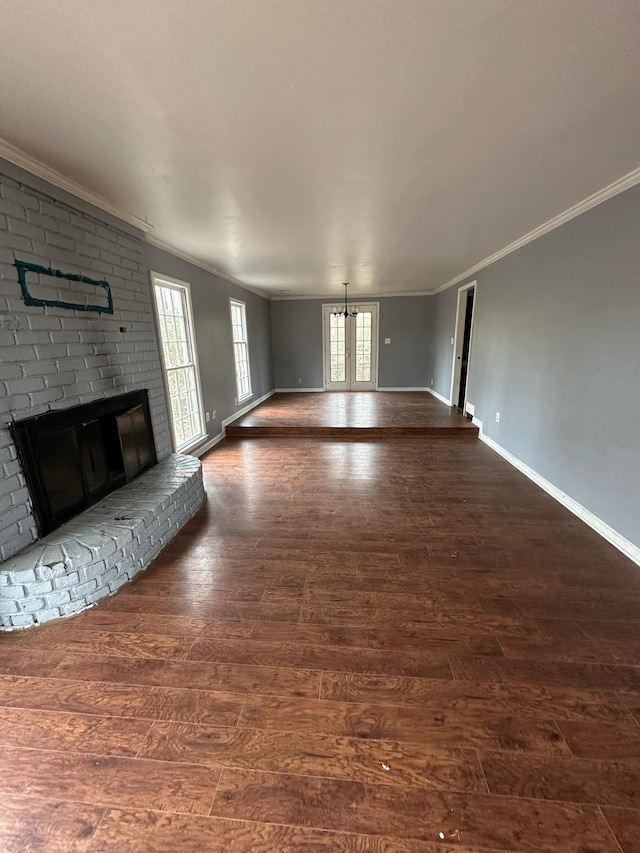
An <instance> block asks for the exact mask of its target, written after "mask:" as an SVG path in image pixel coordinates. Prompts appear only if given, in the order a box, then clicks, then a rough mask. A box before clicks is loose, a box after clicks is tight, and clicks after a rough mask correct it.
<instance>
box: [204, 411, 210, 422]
mask: <svg viewBox="0 0 640 853" xmlns="http://www.w3.org/2000/svg"><path fill="white" fill-rule="evenodd" d="M204 416H205V419H206V421H207V423H209V421H210V418H209V412H205V413H204Z"/></svg>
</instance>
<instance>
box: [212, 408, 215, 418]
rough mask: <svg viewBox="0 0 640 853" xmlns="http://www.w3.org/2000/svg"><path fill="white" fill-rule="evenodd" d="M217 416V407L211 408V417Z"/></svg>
mask: <svg viewBox="0 0 640 853" xmlns="http://www.w3.org/2000/svg"><path fill="white" fill-rule="evenodd" d="M215 416H216V410H215V409H211V417H212V418H215Z"/></svg>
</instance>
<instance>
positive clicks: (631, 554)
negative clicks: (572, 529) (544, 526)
mask: <svg viewBox="0 0 640 853" xmlns="http://www.w3.org/2000/svg"><path fill="white" fill-rule="evenodd" d="M473 423H474V424H476V426H478V427H479V428H480V441H483V442H484V443H485V444H486V445H487V446H488V447H490V448H491V449H492V450H494V451H495V452H496V453H498V454H499V455H500V456H502V458H503V459H506V460H507V462H509V463H511V465H513V467H514V468H517V469H518V471H521V472H522V473H523V474H524V475H525V477H528V478H529V479H530V480H531V481H532V482H534V483H535V484H536V485H537V486H540V488H541V489H544V491H545V492H547V494H549V495H551V497H552V498H555V499H556V500H557V501H558V503H560V504H562V506H564V507H566V508H567V509H568V510H569V512H572V513H573V514H574V515H575V516H577V517H578V518H579V519H580V520H581V521H584V523H585V524H588V525H589V527H591V528H592V529H593V530H595V531H596V533H599V534H600V536H602V538H603V539H606V540H607V542H609V543H610V544H611V545H613V546H614V547H615V548H617V549H618V551H621V552H622V553H623V554H624V555H625V557H628V558H629V559H630V560H633V562H634V563H637V564H638V565H639V566H640V547H638V545H634V544H633V542H630V541H629V540H628V539H625V537H624V536H623V535H622V534H621V533H618V531H617V530H614V529H613V527H610V526H609V525H608V524H607V523H606V522H605V521H603V520H602V519H601V518H598V516H597V515H594V514H593V513H592V512H591V510H588V509H587V508H586V507H584V506H582V504H580V503H578V501H576V500H574V499H573V498H572V497H571V496H570V495H567V494H566V493H565V492H563V491H562V490H561V489H559V488H558V487H557V486H554V484H553V483H550V482H549V480H547V479H545V478H544V477H543V476H542V475H541V474H538V472H537V471H534V470H533V468H530V467H529V466H528V465H527V464H526V463H525V462H523V461H522V460H521V459H518V457H517V456H514V455H513V453H510V452H509V451H508V450H505V448H504V447H502V446H501V445H500V444H498V443H497V442H496V441H494V440H493V439H492V438H489V436H488V435H485V433H484V432H483V431H482V421H480V420H478V419H477V418H474V419H473Z"/></svg>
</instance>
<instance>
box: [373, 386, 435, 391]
mask: <svg viewBox="0 0 640 853" xmlns="http://www.w3.org/2000/svg"><path fill="white" fill-rule="evenodd" d="M428 390H429V389H428V388H417V387H416V388H414V387H408V386H407V387H404V388H383V387H380V388H378V391H428Z"/></svg>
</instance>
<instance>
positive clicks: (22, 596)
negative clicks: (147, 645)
mask: <svg viewBox="0 0 640 853" xmlns="http://www.w3.org/2000/svg"><path fill="white" fill-rule="evenodd" d="M0 170H1V171H0V475H1V477H0V627H5V628H6V627H20V626H26V625H30V624H33V623H34V622H37V621H40V619H39V617H38V616H37V615H34V614H37V608H35V605H34V604H33V602H34V600H36V599H37V600H38V603H39V602H40V601H41V603H42V607H41V608H40V610H41V611H42V613H46V614H47V618H53V615H55V614H54V611H55V608H56V607H58V605H57V604H53V603H52V602H55V601H58V600H61V599H62V598H64V599H66V601H65V602H64V603H65V604H66V605H70V606H69V607H67V609H66V610H64V609H63V610H58V615H66V614H67V613H69V612H74V611H75V610H77V609H82V607H83V606H87V605H88V604H90V603H91V601H89V599H88V598H86V597H85V598H83V597H82V596H80V597H79V598H76V599H74V600H73V601H72V600H71V599H67V597H66V596H60V595H56V593H58V592H59V591H60V589H67V587H66V586H65V579H64V573H67V574H73V571H71V567H70V565H69V560H70V561H71V563H73V560H71V558H69V560H67V561H66V562H65V559H55V560H53V559H50V560H49V559H48V560H46V561H45V562H44V563H42V561H41V558H40V557H37V558H35V559H36V562H37V563H38V565H37V566H36V565H35V564H34V565H33V566H31V567H30V568H29V569H24V568H20V565H21V564H22V563H24V561H25V560H26V562H27V563H29V564H30V563H31V562H33V559H34V558H33V554H34V553H35V552H34V551H33V549H34V547H36V548H37V547H39V546H40V545H41V544H42V543H44V546H43V547H45V549H46V547H47V544H46V543H47V538H45V539H40V540H39V535H40V533H42V532H46V529H44V530H43V529H42V523H41V519H37V518H36V516H35V514H34V506H33V501H32V498H31V496H30V493H29V488H28V484H27V479H26V476H25V474H26V473H27V472H25V469H24V467H23V463H22V462H21V460H20V459H19V456H18V449H17V446H16V441H15V424H16V423H17V422H20V421H25V420H27V419H32V418H34V417H35V416H39V415H44V414H45V413H62V412H65V411H68V410H71V409H73V408H74V407H77V406H82V405H85V404H90V403H99V402H100V401H109V400H110V399H112V398H115V397H117V396H119V395H123V394H130V393H132V392H136V393H142V392H143V389H144V391H145V393H146V395H147V396H148V409H147V411H148V417H149V419H150V422H151V425H152V430H153V448H152V451H153V455H154V456H155V458H157V460H158V461H159V465H158V466H156V468H157V469H158V472H157V473H154V472H155V471H156V468H154V469H152V470H149V471H147V472H146V473H144V474H142V476H141V477H140V478H138V480H136V481H135V482H132V483H130V484H129V485H126V486H124V489H129V490H130V491H129V492H127V493H126V494H127V495H128V497H127V500H129V501H132V500H134V499H138V500H140V501H141V502H142V503H141V506H142V505H143V504H144V503H145V498H144V497H143V496H142V493H143V491H144V489H145V488H146V489H147V490H148V492H147V497H148V494H150V493H153V494H154V497H153V498H152V500H157V501H159V506H162V507H163V509H162V513H166V511H167V508H168V507H169V506H170V505H173V507H174V510H175V511H176V512H178V503H179V501H173V502H172V501H171V500H170V493H171V488H170V487H169V486H168V485H167V484H168V483H173V486H172V488H174V489H175V490H176V493H180V494H182V492H184V491H185V488H186V481H187V480H188V481H189V483H190V484H191V489H192V494H191V497H190V498H189V499H188V500H187V499H186V498H185V501H184V502H183V504H184V505H183V506H182V509H180V510H179V513H178V514H179V516H180V523H184V521H185V520H187V517H188V515H186V513H188V512H191V513H193V511H195V508H197V506H198V505H200V503H201V502H202V499H203V497H204V491H203V489H202V478H201V474H200V473H199V462H198V461H197V460H192V458H191V457H175V456H171V439H170V432H169V420H168V414H167V406H166V399H165V394H164V387H163V378H162V370H161V363H160V355H159V351H158V344H157V337H156V332H155V325H154V318H153V309H152V303H151V291H150V285H149V281H148V273H147V270H146V267H145V263H144V256H143V235H142V233H141V232H139V231H137V230H136V229H135V228H133V227H131V226H129V225H127V224H125V223H122V222H120V221H119V220H115V219H111V218H110V217H109V215H108V214H103V213H102V212H98V211H96V210H95V209H93V208H91V207H90V206H89V205H85V204H84V203H82V202H76V201H75V200H74V199H72V198H71V197H68V196H66V195H65V194H64V193H63V192H62V191H58V190H56V189H54V188H49V187H48V185H46V184H44V182H41V181H39V179H37V178H33V177H32V176H30V175H27V174H26V173H23V172H22V171H21V170H19V169H17V167H14V166H11V165H10V164H6V165H3V164H0ZM16 261H18V262H21V263H22V264H23V265H26V266H30V267H32V268H36V267H42V268H47V269H51V270H56V271H60V272H61V273H63V274H64V276H65V277H66V278H65V280H64V284H65V286H67V287H68V288H72V289H73V288H74V287H75V288H76V289H77V292H78V294H79V296H78V298H77V299H76V300H75V301H76V302H78V301H82V300H83V299H84V300H85V301H87V296H86V293H87V286H86V285H82V284H81V283H82V282H83V281H86V280H92V281H93V280H95V281H100V282H102V281H105V282H108V286H109V289H110V294H111V299H112V311H113V313H110V312H107V311H106V310H103V311H95V312H92V311H91V310H86V309H85V310H83V309H82V308H78V307H76V308H69V307H65V306H66V304H68V302H69V300H68V299H67V300H66V302H65V300H64V299H63V298H60V294H59V289H60V286H61V285H60V283H59V282H58V284H57V285H56V287H57V288H58V289H57V290H56V291H55V293H53V295H54V296H56V297H57V298H54V299H50V300H48V299H44V298H43V299H41V300H40V301H41V302H43V303H47V304H30V303H29V302H28V300H26V299H25V297H24V294H23V292H21V287H20V282H19V280H18V270H17V267H16ZM32 286H33V288H34V290H36V291H37V294H38V295H39V296H41V297H42V296H46V295H47V293H48V292H49V291H48V288H50V284H49V282H48V281H47V280H46V279H45V278H44V277H42V276H34V277H33V279H32ZM82 287H84V288H85V290H84V291H83V290H82ZM64 295H65V294H62V296H63V297H64ZM49 303H50V304H49ZM12 430H13V434H12ZM190 460H192V461H190ZM143 467H144V466H143ZM179 475H180V476H179ZM145 478H147V481H145ZM154 478H155V479H154ZM194 478H195V479H194ZM198 479H199V483H200V485H199V486H198V485H197V481H198ZM125 481H126V479H125ZM125 481H123V482H125ZM145 482H146V485H145ZM136 483H142V485H138V486H136ZM134 487H135V488H136V489H137V491H131V490H132V489H134ZM167 489H169V491H168V492H167ZM187 491H188V489H187ZM113 494H114V495H118V492H114V493H113ZM168 495H169V497H168ZM99 497H100V496H99V495H98V498H99ZM104 500H105V501H109V500H111V501H112V504H111V506H115V505H116V503H115V501H116V500H117V499H116V498H114V497H113V496H109V497H107V498H105V499H104ZM89 503H91V501H89ZM148 503H149V501H148V500H147V501H146V504H145V506H146V508H147V509H148ZM165 504H166V506H165ZM100 506H101V503H99V504H97V505H96V506H94V507H93V508H91V509H88V510H86V512H85V513H83V514H82V515H80V516H77V517H76V518H75V519H73V520H72V521H67V522H66V524H67V525H72V531H73V536H74V537H75V538H76V539H78V537H80V538H79V539H78V541H81V540H82V537H83V536H84V538H85V539H87V541H88V542H89V540H90V541H91V542H95V541H97V540H96V535H97V534H96V531H95V530H94V531H93V532H91V531H89V530H88V529H87V531H85V533H82V531H80V533H79V532H78V531H79V530H80V528H79V527H78V525H81V524H82V523H83V521H82V519H84V520H85V522H86V524H88V525H92V524H98V527H99V526H100V525H101V524H104V523H106V522H105V520H104V518H102V520H100V512H99V511H98V509H97V508H99V507H100ZM129 509H130V510H131V506H130V507H129ZM114 512H115V513H116V514H119V515H133V516H136V519H137V520H135V521H133V520H131V519H129V520H128V522H129V524H128V531H125V532H120V533H118V531H116V533H117V534H118V536H119V537H120V538H119V539H118V536H116V537H115V539H114V540H113V542H112V545H115V546H117V547H115V548H112V545H109V546H106V545H104V543H103V545H102V546H100V547H97V546H96V547H94V548H93V551H94V552H95V553H94V555H93V556H94V557H100V559H98V560H97V562H98V563H99V562H100V561H101V560H104V559H106V558H105V556H104V554H105V552H106V551H110V550H111V551H112V553H111V554H109V555H107V556H108V557H111V556H112V555H113V554H115V553H116V551H118V548H119V544H118V543H120V544H122V547H124V549H125V550H124V551H123V552H122V553H121V554H120V559H121V562H122V563H123V564H124V563H125V562H128V561H127V557H128V556H131V555H130V554H128V553H127V543H131V542H132V541H133V539H132V538H131V537H133V538H135V537H137V538H138V543H137V545H138V547H137V549H136V556H135V559H134V560H133V563H135V564H136V569H135V570H136V571H139V570H140V569H141V568H143V567H144V565H146V563H145V562H144V559H145V555H144V553H143V552H144V550H145V548H144V546H145V534H144V523H143V522H141V521H140V518H142V517H143V516H144V513H142V515H140V514H138V515H136V513H135V512H131V511H130V512H125V511H120V512H117V511H114ZM91 513H93V516H91ZM85 516H86V517H85ZM65 518H66V516H65ZM167 518H168V517H167ZM111 520H112V521H113V522H114V523H115V524H116V525H117V524H118V522H117V520H115V519H111ZM151 520H152V519H150V518H149V523H151ZM125 521H126V520H125ZM39 522H40V528H41V529H40V530H39V529H38V528H39ZM119 523H120V527H121V528H122V527H123V521H120V522H119ZM124 527H127V524H124ZM48 529H49V530H50V529H52V528H51V527H49V528H48ZM168 529H169V530H173V524H172V523H169V522H168ZM132 530H134V533H132ZM112 532H113V531H112ZM173 532H175V530H173ZM49 535H50V536H54V537H55V536H57V537H58V539H59V540H61V537H64V536H65V535H66V534H65V524H63V526H62V527H59V528H58V530H56V531H55V532H54V533H53V534H49ZM99 538H100V537H98V539H99ZM112 539H113V537H112ZM122 539H123V540H126V541H124V542H120V540H122ZM116 540H117V541H116ZM162 540H163V536H161V537H160V539H157V542H162ZM100 541H102V540H100ZM154 541H156V540H154ZM36 542H38V546H34V543H36ZM86 547H87V548H89V550H90V551H91V549H92V547H93V546H92V545H91V544H90V543H89V544H88V545H87V546H86ZM154 547H155V546H154ZM159 547H161V544H160V545H158V546H157V548H159ZM76 551H77V549H76ZM60 553H62V552H60ZM58 556H60V555H58ZM148 559H151V557H149V558H148ZM148 559H147V562H148ZM83 562H84V564H85V565H82V566H78V568H81V569H83V570H84V571H85V576H86V573H87V567H88V566H90V565H92V563H91V562H90V561H88V556H87V554H86V553H85V554H84V557H83ZM93 562H96V561H95V560H94V561H93ZM76 563H77V560H76ZM54 566H55V570H54V568H53V567H54ZM47 567H48V568H49V571H48V572H47ZM36 568H39V569H41V571H36ZM112 568H113V567H112ZM116 568H117V567H116ZM130 568H131V567H129V569H130ZM21 571H23V572H27V574H25V575H20V574H19V572H21ZM74 571H75V570H74ZM88 571H89V574H90V573H91V572H92V571H93V572H95V571H97V570H96V569H91V568H89V569H88ZM47 574H49V575H51V577H48V578H45V577H44V576H45V575H47ZM129 574H131V571H130V572H129ZM54 575H55V576H54ZM118 577H125V580H126V578H127V577H128V575H127V574H126V573H125V574H118ZM20 578H23V579H24V580H25V582H24V583H21V582H15V581H16V579H18V581H20ZM87 580H90V579H88V578H85V581H84V583H86V582H87ZM45 581H47V582H48V581H51V588H50V589H49V588H46V589H45V587H46V582H45ZM78 581H79V583H82V582H83V581H82V580H81V578H80V576H79V578H78ZM40 582H41V583H44V586H41V587H38V586H37V583H40ZM9 587H22V589H21V590H20V589H17V590H14V596H15V597H13V598H12V597H11V595H9V593H8V591H7V590H8V588H9ZM104 588H105V585H104V584H103V591H104ZM39 589H41V590H42V592H41V594H39V593H38V594H36V593H37V590H39ZM93 591H94V592H95V589H94V590H93ZM107 591H113V589H112V588H111V587H108V585H107ZM47 596H49V597H47ZM29 602H31V604H29Z"/></svg>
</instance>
